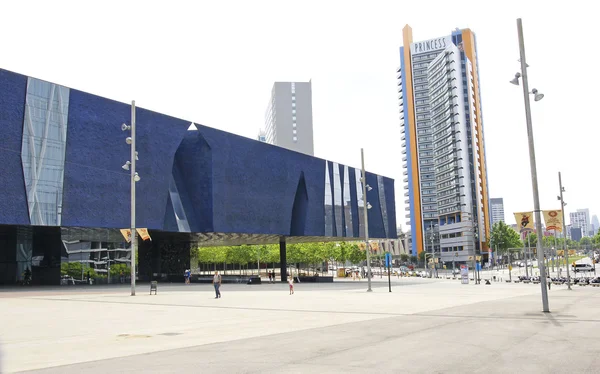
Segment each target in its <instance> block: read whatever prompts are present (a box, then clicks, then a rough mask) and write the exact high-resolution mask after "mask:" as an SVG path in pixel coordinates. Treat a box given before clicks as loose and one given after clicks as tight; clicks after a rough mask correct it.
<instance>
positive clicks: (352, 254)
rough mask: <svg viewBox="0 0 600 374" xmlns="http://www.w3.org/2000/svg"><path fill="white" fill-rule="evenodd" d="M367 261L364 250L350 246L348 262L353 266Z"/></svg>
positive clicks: (355, 245)
mask: <svg viewBox="0 0 600 374" xmlns="http://www.w3.org/2000/svg"><path fill="white" fill-rule="evenodd" d="M366 259H367V252H366V250H362V249H360V247H359V246H358V244H350V248H349V253H348V260H349V261H350V262H351V263H353V264H359V263H361V262H363V261H365V260H366Z"/></svg>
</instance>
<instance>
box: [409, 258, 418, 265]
mask: <svg viewBox="0 0 600 374" xmlns="http://www.w3.org/2000/svg"><path fill="white" fill-rule="evenodd" d="M417 261H418V258H417V256H410V263H411V264H416V263H417Z"/></svg>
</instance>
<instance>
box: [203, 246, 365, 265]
mask: <svg viewBox="0 0 600 374" xmlns="http://www.w3.org/2000/svg"><path fill="white" fill-rule="evenodd" d="M279 255H280V254H279V245H277V244H267V245H239V246H220V247H199V248H193V249H192V251H191V263H192V266H194V265H198V267H206V265H212V267H213V268H216V267H217V265H221V264H230V265H231V264H233V265H238V266H239V268H240V269H241V268H242V267H248V265H250V264H251V265H252V268H254V265H255V264H256V266H257V267H259V266H260V264H270V265H271V266H272V267H275V264H277V263H279V261H280V259H279ZM286 256H287V263H288V264H304V265H306V266H307V267H318V266H319V265H321V264H322V263H323V262H329V263H338V264H347V263H351V264H359V263H361V262H362V261H364V260H365V259H366V252H365V251H364V250H361V249H360V248H359V246H358V244H356V243H346V242H337V243H336V242H329V243H299V244H288V245H287V247H286ZM263 267H264V266H263Z"/></svg>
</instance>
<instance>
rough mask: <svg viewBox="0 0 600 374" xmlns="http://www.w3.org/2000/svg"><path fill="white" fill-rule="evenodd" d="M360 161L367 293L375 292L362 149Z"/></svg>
mask: <svg viewBox="0 0 600 374" xmlns="http://www.w3.org/2000/svg"><path fill="white" fill-rule="evenodd" d="M360 161H361V164H362V181H361V182H362V188H363V205H364V219H365V244H366V247H365V250H366V251H367V285H368V288H367V292H371V291H373V290H372V289H371V256H370V252H371V247H370V246H369V214H368V213H369V212H368V210H369V209H368V205H367V204H368V202H367V174H366V172H365V152H364V150H363V149H362V148H361V149H360Z"/></svg>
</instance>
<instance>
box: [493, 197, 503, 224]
mask: <svg viewBox="0 0 600 374" xmlns="http://www.w3.org/2000/svg"><path fill="white" fill-rule="evenodd" d="M490 209H491V211H492V226H494V224H495V223H496V222H506V221H505V220H504V200H503V199H502V198H501V197H499V198H491V199H490Z"/></svg>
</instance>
